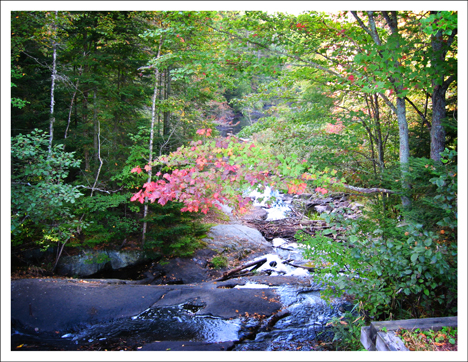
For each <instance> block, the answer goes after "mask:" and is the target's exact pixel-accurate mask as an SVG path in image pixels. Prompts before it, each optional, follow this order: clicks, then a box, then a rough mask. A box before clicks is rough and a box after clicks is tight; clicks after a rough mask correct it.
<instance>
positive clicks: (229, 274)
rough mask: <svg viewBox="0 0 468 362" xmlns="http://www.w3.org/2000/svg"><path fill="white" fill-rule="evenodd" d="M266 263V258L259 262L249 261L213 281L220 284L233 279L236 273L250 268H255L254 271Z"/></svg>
mask: <svg viewBox="0 0 468 362" xmlns="http://www.w3.org/2000/svg"><path fill="white" fill-rule="evenodd" d="M266 261H267V258H262V259H260V260H255V261H251V262H250V263H246V264H243V265H241V266H240V267H237V268H235V269H233V270H231V271H228V272H225V273H224V274H223V276H222V277H220V278H218V279H215V280H214V281H215V282H221V281H223V280H227V279H230V278H234V277H235V274H236V273H239V272H241V271H242V270H244V269H247V268H250V267H251V266H256V267H255V268H254V269H257V268H259V267H260V266H262V265H263V264H264V263H266Z"/></svg>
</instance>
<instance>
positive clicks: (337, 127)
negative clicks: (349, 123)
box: [325, 121, 344, 134]
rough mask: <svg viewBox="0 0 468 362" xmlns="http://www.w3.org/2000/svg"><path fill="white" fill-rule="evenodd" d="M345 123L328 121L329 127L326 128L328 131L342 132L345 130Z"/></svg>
mask: <svg viewBox="0 0 468 362" xmlns="http://www.w3.org/2000/svg"><path fill="white" fill-rule="evenodd" d="M343 129H344V125H343V122H342V121H338V122H336V124H331V123H327V127H326V128H325V132H326V133H334V134H340V133H341V131H343Z"/></svg>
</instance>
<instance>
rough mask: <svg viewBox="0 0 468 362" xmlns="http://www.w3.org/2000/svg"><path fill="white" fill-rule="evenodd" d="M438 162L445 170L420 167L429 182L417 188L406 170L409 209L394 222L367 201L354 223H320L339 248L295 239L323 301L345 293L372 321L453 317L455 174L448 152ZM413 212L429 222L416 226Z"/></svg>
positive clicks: (383, 201)
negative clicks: (313, 268)
mask: <svg viewBox="0 0 468 362" xmlns="http://www.w3.org/2000/svg"><path fill="white" fill-rule="evenodd" d="M445 155H446V157H447V158H446V159H445V163H444V165H445V166H435V165H431V164H430V162H429V160H426V161H427V162H428V163H427V164H428V165H429V166H428V167H426V166H423V168H424V169H426V170H428V171H427V172H428V173H429V175H426V176H427V177H423V178H422V180H421V181H420V183H418V182H416V179H417V177H420V178H421V176H420V175H421V173H420V172H419V171H420V170H419V168H418V167H416V166H415V167H414V169H413V170H412V171H411V174H412V175H413V176H411V178H410V179H411V180H412V184H413V188H412V190H413V195H411V196H412V199H413V200H414V203H413V207H412V209H410V210H408V211H405V210H401V211H400V214H399V216H400V217H394V211H392V210H390V209H389V207H388V205H389V199H388V198H386V197H384V198H382V197H374V198H373V199H372V202H368V203H367V204H368V208H367V209H365V210H364V211H363V214H362V217H360V218H359V219H357V220H353V219H346V218H345V217H344V216H343V215H340V214H330V215H327V216H326V219H327V222H328V223H329V224H330V225H331V226H332V228H333V229H334V230H335V233H337V230H340V233H342V234H343V239H344V240H342V241H341V242H337V241H335V240H334V239H332V238H329V237H326V236H324V235H323V234H320V233H318V234H316V235H315V236H310V235H308V234H304V233H298V235H297V238H298V240H299V241H300V242H302V243H304V244H305V245H306V246H307V249H306V251H305V256H306V257H307V258H309V259H310V260H311V261H312V262H314V264H316V265H325V266H324V268H323V269H321V270H319V272H318V277H319V279H320V280H321V281H323V282H324V283H325V284H326V285H327V287H326V290H325V291H324V293H323V294H324V296H326V297H328V298H331V297H332V296H336V295H340V294H342V293H343V292H345V291H346V292H347V293H348V294H351V295H353V296H354V297H355V298H356V300H357V301H358V302H361V303H362V305H363V308H364V310H365V312H366V313H367V315H368V316H369V317H373V318H379V319H387V318H390V319H393V318H407V317H410V318H419V317H422V316H442V315H454V314H456V313H457V309H456V304H457V244H456V242H455V240H456V229H457V228H456V225H457V220H456V216H457V213H456V172H455V171H454V168H455V165H454V164H453V162H452V163H451V162H450V161H447V160H450V159H452V160H453V158H454V153H453V152H452V153H449V152H447V153H446V154H445ZM413 165H414V164H413ZM414 173H416V174H417V175H419V176H417V175H414ZM421 189H425V192H426V194H423V193H421ZM390 198H399V195H398V196H392V197H390ZM434 200H436V201H434ZM419 213H423V215H425V216H424V217H426V218H427V217H429V216H430V222H431V223H427V222H426V223H424V224H423V223H422V222H420V221H421V217H417V215H418V214H419ZM399 219H400V220H399Z"/></svg>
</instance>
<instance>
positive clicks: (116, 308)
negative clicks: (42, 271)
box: [11, 278, 169, 333]
mask: <svg viewBox="0 0 468 362" xmlns="http://www.w3.org/2000/svg"><path fill="white" fill-rule="evenodd" d="M168 290H169V288H164V287H159V288H155V287H150V286H146V285H122V284H107V283H102V282H99V281H83V280H82V281H79V280H68V279H52V278H51V279H48V278H44V279H19V280H12V282H11V318H12V321H14V322H18V323H20V325H21V326H23V327H25V328H28V329H33V330H34V329H35V328H38V330H39V331H41V332H51V331H59V332H60V333H61V332H63V331H67V330H68V329H70V328H75V327H80V326H85V325H89V324H94V323H98V322H103V321H106V320H113V319H118V318H124V317H131V316H133V315H136V314H138V313H141V312H142V311H143V310H145V309H147V308H149V307H150V306H151V305H152V304H154V303H155V302H156V301H157V300H159V299H160V298H161V297H162V296H163V295H164V294H165V293H166V292H167V291H168Z"/></svg>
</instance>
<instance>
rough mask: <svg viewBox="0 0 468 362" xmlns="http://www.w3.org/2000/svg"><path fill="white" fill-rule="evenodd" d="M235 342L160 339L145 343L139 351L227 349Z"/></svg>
mask: <svg viewBox="0 0 468 362" xmlns="http://www.w3.org/2000/svg"><path fill="white" fill-rule="evenodd" d="M233 346H234V342H232V341H229V342H219V343H206V342H192V341H159V342H153V343H148V344H145V345H144V346H143V347H142V348H141V349H139V350H138V351H227V350H229V349H232V348H233Z"/></svg>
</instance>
